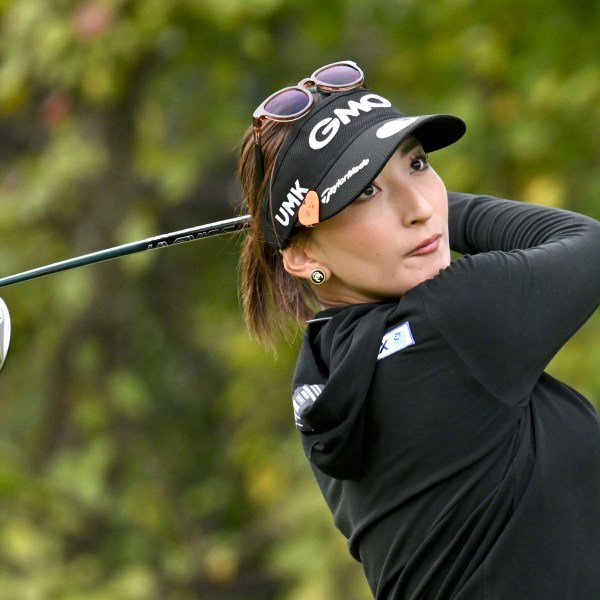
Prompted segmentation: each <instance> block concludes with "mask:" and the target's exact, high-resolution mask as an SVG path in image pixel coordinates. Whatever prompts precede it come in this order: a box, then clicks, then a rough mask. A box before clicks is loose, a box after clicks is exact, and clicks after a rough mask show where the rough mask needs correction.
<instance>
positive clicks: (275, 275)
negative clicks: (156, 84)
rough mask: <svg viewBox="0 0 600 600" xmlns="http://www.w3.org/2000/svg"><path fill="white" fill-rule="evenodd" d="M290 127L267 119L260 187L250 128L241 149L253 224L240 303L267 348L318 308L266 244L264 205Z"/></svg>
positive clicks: (301, 238)
mask: <svg viewBox="0 0 600 600" xmlns="http://www.w3.org/2000/svg"><path fill="white" fill-rule="evenodd" d="M289 130H290V125H289V124H285V123H273V122H269V121H267V122H266V123H265V124H264V125H263V128H262V136H261V142H262V152H263V163H264V172H265V177H264V181H263V183H262V185H261V187H260V189H259V190H257V189H256V173H255V154H254V132H253V129H252V127H250V128H249V129H248V130H247V132H246V134H245V135H244V138H243V139H242V145H241V149H240V157H239V164H238V177H239V180H240V183H241V186H242V203H243V204H242V210H243V211H244V214H249V215H250V217H251V225H250V228H249V230H248V233H247V234H246V238H245V240H244V242H243V246H242V252H241V256H240V262H239V267H240V276H241V286H240V299H241V304H242V309H243V313H244V319H245V321H246V325H247V327H248V330H249V331H250V333H251V334H252V335H253V337H255V338H256V339H258V340H259V341H260V342H262V343H264V344H265V345H272V344H273V343H274V342H275V340H276V339H277V338H278V337H280V336H281V335H285V334H286V333H288V332H289V331H290V325H291V324H292V323H294V322H295V323H296V324H297V323H301V322H303V321H305V320H306V319H308V318H310V317H311V316H312V315H313V314H314V313H315V310H316V309H317V308H318V303H317V301H316V296H315V294H314V292H313V291H312V289H311V287H310V284H309V283H308V282H306V281H305V280H303V279H299V278H297V277H294V276H292V275H290V274H289V273H288V272H287V271H286V270H285V269H284V267H283V260H282V256H281V252H280V251H279V250H278V249H277V248H275V247H274V246H272V245H270V244H268V243H267V242H266V241H265V238H264V234H263V223H262V205H263V198H264V194H265V189H266V188H267V186H268V184H269V180H270V176H271V173H272V171H273V167H274V166H275V160H276V159H277V154H278V153H279V150H280V149H281V147H282V146H283V143H284V142H285V140H286V137H287V135H288V133H289ZM309 235H310V230H308V229H307V230H303V231H301V232H299V233H298V234H296V235H295V237H294V238H293V240H292V242H291V243H292V244H302V243H306V242H307V239H308V237H309Z"/></svg>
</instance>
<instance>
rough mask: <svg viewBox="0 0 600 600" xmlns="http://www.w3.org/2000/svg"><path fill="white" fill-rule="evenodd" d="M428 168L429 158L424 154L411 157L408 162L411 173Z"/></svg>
mask: <svg viewBox="0 0 600 600" xmlns="http://www.w3.org/2000/svg"><path fill="white" fill-rule="evenodd" d="M428 166H429V157H428V156H427V154H425V153H424V152H422V153H420V154H418V155H417V156H415V157H413V158H412V159H411V161H410V168H411V171H413V172H418V171H424V170H425V169H427V167H428Z"/></svg>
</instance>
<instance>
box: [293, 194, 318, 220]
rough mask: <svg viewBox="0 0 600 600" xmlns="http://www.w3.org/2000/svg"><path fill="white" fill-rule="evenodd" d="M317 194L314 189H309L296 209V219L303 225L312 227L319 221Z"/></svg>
mask: <svg viewBox="0 0 600 600" xmlns="http://www.w3.org/2000/svg"><path fill="white" fill-rule="evenodd" d="M319 207H320V201H319V194H317V192H315V191H314V190H310V191H309V192H308V194H306V196H304V202H303V203H302V204H301V205H300V208H299V209H298V221H300V223H301V224H302V225H304V227H312V226H313V225H316V224H317V223H318V222H319Z"/></svg>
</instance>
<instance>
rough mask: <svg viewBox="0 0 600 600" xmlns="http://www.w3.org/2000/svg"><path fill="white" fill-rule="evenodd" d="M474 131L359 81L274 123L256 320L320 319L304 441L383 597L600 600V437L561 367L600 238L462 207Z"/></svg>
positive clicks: (306, 344) (266, 323)
mask: <svg viewBox="0 0 600 600" xmlns="http://www.w3.org/2000/svg"><path fill="white" fill-rule="evenodd" d="M464 131H465V126H464V124H463V122H462V121H461V120H460V119H458V118H456V117H453V116H450V115H428V116H417V117H407V116H405V115H403V114H401V113H400V112H399V111H398V110H397V109H396V108H394V107H393V106H392V104H391V103H390V102H389V101H388V100H387V99H386V98H383V97H382V96H380V95H378V94H376V93H373V92H371V91H369V90H367V89H365V88H364V87H363V74H362V72H361V70H360V69H359V68H358V66H357V65H356V64H354V63H352V62H341V63H337V64H334V65H328V66H326V67H323V68H321V69H319V70H318V71H316V72H315V73H314V74H313V75H312V77H310V78H309V79H307V80H304V81H302V82H301V83H300V84H299V85H298V86H294V87H292V88H287V89H285V90H282V91H280V92H277V93H276V94H274V95H273V96H271V97H270V98H269V99H267V100H266V101H265V102H264V103H263V104H261V106H260V107H259V108H258V109H257V110H256V112H255V113H254V123H253V128H252V129H250V130H249V132H248V134H247V136H246V137H245V139H244V142H243V146H242V150H241V161H240V176H241V180H242V184H243V188H244V195H245V199H246V202H247V209H248V211H249V213H250V214H251V217H252V227H251V230H250V232H249V235H248V237H247V239H246V242H245V247H244V250H243V255H242V258H241V269H242V276H243V301H244V310H245V316H246V320H247V323H248V326H249V328H250V330H251V331H252V332H253V333H254V334H256V335H257V336H258V337H259V338H261V339H262V340H269V339H272V338H273V335H274V334H275V333H276V330H277V323H278V322H281V321H278V315H281V314H284V315H287V316H290V315H291V316H292V317H293V318H295V319H298V320H300V321H302V320H308V326H307V329H306V334H305V337H304V341H303V345H302V349H301V351H300V356H299V358H298V363H297V366H296V371H295V375H294V381H293V405H294V412H295V420H296V426H297V428H298V430H299V432H300V435H301V438H302V443H303V446H304V450H305V452H306V455H307V457H308V459H309V461H310V463H311V466H312V468H313V470H314V474H315V477H316V480H317V482H318V485H319V486H320V489H321V491H322V493H323V496H324V497H325V500H326V501H327V504H328V505H329V508H330V509H331V512H332V513H333V517H334V520H335V524H336V525H337V527H338V528H339V529H340V531H341V532H342V533H343V534H344V536H345V537H346V538H347V540H348V545H349V549H350V552H351V553H352V555H353V556H354V557H355V558H356V559H357V560H359V561H361V562H362V565H363V567H364V570H365V573H366V576H367V579H368V581H369V584H370V586H371V589H372V591H373V594H374V596H375V597H376V598H381V599H387V600H391V599H411V600H416V599H437V600H442V599H453V600H538V599H539V600H554V599H555V600H592V599H598V598H600V514H599V513H600V428H599V422H598V417H597V415H596V413H595V411H594V410H593V408H592V406H591V405H590V404H589V403H588V402H587V401H586V400H585V399H584V398H583V397H582V396H581V395H580V394H579V393H577V392H576V391H574V390H573V389H571V388H569V387H568V386H567V385H565V384H563V383H561V382H560V381H557V380H556V379H553V378H552V377H550V376H549V375H547V374H545V373H544V368H545V367H546V365H547V364H548V362H549V361H550V359H551V358H552V357H553V356H554V355H555V353H556V352H557V351H558V350H559V349H560V348H561V346H562V345H563V344H564V343H565V342H566V341H567V340H568V339H569V338H570V337H571V336H572V335H573V334H574V333H575V331H577V329H578V328H579V327H580V326H581V325H582V324H583V323H584V322H585V320H586V319H587V318H588V317H589V316H590V315H591V314H592V312H593V311H594V310H595V308H596V306H597V305H598V303H599V302H600V224H599V223H598V222H596V221H594V220H592V219H590V218H587V217H584V216H581V215H577V214H574V213H571V212H566V211H562V210H556V209H550V208H544V207H540V206H532V205H526V204H522V203H519V202H515V201H508V200H500V199H495V198H491V197H483V196H473V195H467V194H457V193H447V191H446V189H445V187H444V184H443V182H442V181H441V179H440V178H439V176H438V175H437V174H436V172H435V171H434V170H433V168H432V167H431V166H430V165H429V163H428V158H427V153H428V152H432V151H434V150H437V149H439V148H442V147H444V146H448V145H449V144H452V143H453V142H455V141H457V140H458V139H459V138H460V137H461V136H462V135H463V133H464ZM451 248H452V249H453V250H456V251H458V252H460V253H462V254H464V255H465V256H464V257H463V258H461V259H459V260H456V261H454V262H452V263H451V259H450V249H451Z"/></svg>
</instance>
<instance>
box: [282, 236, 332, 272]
mask: <svg viewBox="0 0 600 600" xmlns="http://www.w3.org/2000/svg"><path fill="white" fill-rule="evenodd" d="M282 255H283V268H284V269H285V270H286V271H287V272H288V273H289V274H290V275H293V276H294V277H300V278H301V279H310V274H311V273H312V272H313V271H314V270H315V269H323V265H322V264H321V263H319V262H318V261H317V260H316V259H315V258H314V257H313V256H312V254H311V253H310V252H308V251H307V249H306V247H303V246H302V245H300V244H298V245H295V244H293V245H292V246H289V247H287V248H285V249H284V250H283V251H282Z"/></svg>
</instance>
